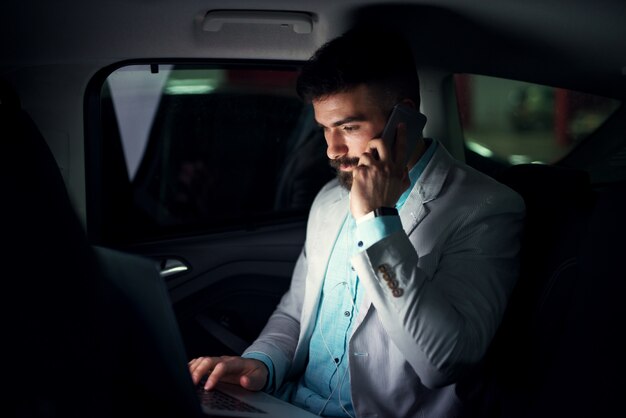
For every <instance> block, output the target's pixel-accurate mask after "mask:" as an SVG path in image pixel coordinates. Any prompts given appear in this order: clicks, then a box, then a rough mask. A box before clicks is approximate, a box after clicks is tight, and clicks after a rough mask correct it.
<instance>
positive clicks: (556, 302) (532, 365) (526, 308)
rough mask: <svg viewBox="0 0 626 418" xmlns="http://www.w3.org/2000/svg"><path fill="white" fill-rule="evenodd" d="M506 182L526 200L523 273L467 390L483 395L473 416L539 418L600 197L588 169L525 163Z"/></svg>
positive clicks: (466, 384) (510, 170)
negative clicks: (594, 189)
mask: <svg viewBox="0 0 626 418" xmlns="http://www.w3.org/2000/svg"><path fill="white" fill-rule="evenodd" d="M498 180H500V181H501V182H503V183H504V184H506V185H508V186H510V187H511V188H513V189H514V190H516V191H517V192H518V193H520V194H521V195H522V197H523V198H524V201H525V203H526V219H525V227H524V234H523V238H522V246H521V266H520V277H519V279H518V282H517V285H516V287H515V289H514V291H513V293H512V295H511V298H510V300H509V304H508V306H507V310H506V312H505V316H504V318H503V321H502V323H501V325H500V327H499V329H498V332H497V333H496V336H495V337H494V340H493V342H492V344H491V346H490V348H489V350H488V352H487V354H486V356H485V359H484V364H483V365H482V367H481V368H479V369H477V372H476V374H475V375H472V376H470V377H469V378H468V379H467V381H466V382H463V385H462V389H463V390H467V391H469V392H472V393H473V394H474V395H475V399H477V400H478V402H477V403H476V404H475V405H473V408H471V413H468V415H471V416H476V417H482V418H489V417H536V416H540V414H541V412H542V411H543V410H544V409H545V408H546V407H548V406H549V403H550V402H549V399H542V390H543V389H542V388H541V382H545V381H548V380H550V379H551V378H552V374H553V373H554V372H553V365H554V364H555V362H556V361H557V360H558V358H559V356H561V352H560V347H561V346H562V344H563V343H564V341H565V339H566V326H567V320H568V312H570V311H571V310H572V309H575V305H574V303H575V301H574V298H573V295H574V292H575V290H576V289H577V287H578V286H579V285H580V282H581V280H582V279H583V277H582V273H581V271H582V264H583V259H584V256H585V253H584V251H583V250H582V248H583V245H586V243H587V241H588V228H589V222H590V219H591V214H592V210H593V207H594V205H595V199H596V198H595V194H594V192H593V190H592V188H591V184H590V180H589V176H588V174H587V173H586V172H584V171H580V170H574V169H567V168H562V167H557V166H546V165H535V164H524V165H517V166H512V167H509V168H508V169H506V170H504V171H502V172H501V173H500V175H499V177H498ZM545 416H548V415H545Z"/></svg>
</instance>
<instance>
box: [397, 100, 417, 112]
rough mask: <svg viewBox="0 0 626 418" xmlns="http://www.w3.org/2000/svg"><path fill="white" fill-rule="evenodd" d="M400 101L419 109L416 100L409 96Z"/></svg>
mask: <svg viewBox="0 0 626 418" xmlns="http://www.w3.org/2000/svg"><path fill="white" fill-rule="evenodd" d="M400 103H402V104H405V105H407V106H410V107H412V108H414V109H417V106H416V105H415V102H414V101H413V100H411V99H409V98H405V99H402V100H401V101H400ZM418 110H419V109H418Z"/></svg>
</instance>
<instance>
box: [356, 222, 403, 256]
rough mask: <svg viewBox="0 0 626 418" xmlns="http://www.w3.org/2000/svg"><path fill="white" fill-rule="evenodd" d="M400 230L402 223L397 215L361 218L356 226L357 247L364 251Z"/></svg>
mask: <svg viewBox="0 0 626 418" xmlns="http://www.w3.org/2000/svg"><path fill="white" fill-rule="evenodd" d="M368 215H369V214H368ZM368 215H365V216H368ZM401 229H402V221H400V217H399V216H397V215H390V216H378V217H374V216H371V217H369V216H368V217H367V218H365V217H361V218H359V219H358V221H357V225H356V236H357V247H358V249H359V250H365V249H367V248H369V247H371V246H372V245H374V244H376V243H377V242H378V241H380V240H382V239H383V238H386V237H388V236H389V235H391V234H393V233H394V232H396V231H399V230H401Z"/></svg>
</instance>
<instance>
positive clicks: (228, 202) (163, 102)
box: [86, 62, 333, 357]
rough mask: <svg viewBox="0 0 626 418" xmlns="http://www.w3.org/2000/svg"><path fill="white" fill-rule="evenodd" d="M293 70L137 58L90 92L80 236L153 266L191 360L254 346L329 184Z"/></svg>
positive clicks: (107, 72)
mask: <svg viewBox="0 0 626 418" xmlns="http://www.w3.org/2000/svg"><path fill="white" fill-rule="evenodd" d="M296 75H297V66H296V65H294V64H291V63H259V62H255V63H253V64H250V63H242V62H236V63H233V62H191V63H189V62H150V63H145V62H139V63H122V64H119V65H116V66H113V67H111V68H107V69H104V70H102V71H101V72H100V73H99V74H97V75H96V76H95V77H94V79H93V80H92V82H91V84H90V86H89V92H88V100H87V106H86V111H87V123H88V130H87V143H86V148H87V169H88V173H89V175H88V180H87V194H88V205H87V211H88V212H87V213H88V216H87V218H88V228H87V229H88V234H89V238H90V241H91V242H92V243H93V244H96V245H100V246H105V247H111V248H115V249H121V250H124V251H128V252H132V253H136V254H140V255H143V256H145V257H148V258H150V259H152V260H154V262H155V265H156V266H157V268H158V269H159V270H160V272H161V276H162V277H163V280H165V282H166V283H167V286H168V289H169V290H170V295H171V299H172V303H173V306H174V309H175V311H176V313H177V317H178V320H179V324H180V328H181V331H182V333H183V338H184V341H185V344H186V348H187V352H188V355H189V356H190V357H191V356H198V355H222V354H238V353H241V351H242V350H243V349H244V348H245V347H246V346H247V345H248V344H249V343H251V342H252V341H253V340H254V338H256V336H257V335H258V334H259V332H260V331H261V329H262V327H263V326H264V324H265V322H266V321H267V319H268V317H269V315H270V314H271V313H272V311H273V310H274V308H275V307H276V305H277V303H278V302H279V300H280V298H281V296H282V295H283V294H284V292H285V291H286V290H287V288H288V286H289V283H290V277H291V272H292V270H293V268H294V265H295V262H296V260H297V258H298V256H299V254H300V251H301V249H302V245H303V243H304V240H305V227H306V216H307V212H308V209H309V207H310V205H311V203H312V200H313V198H314V196H315V194H316V193H317V191H318V190H319V188H321V186H322V185H323V184H324V183H326V182H327V181H328V180H330V179H331V178H332V176H333V173H332V171H331V169H330V167H329V165H328V164H327V160H326V156H325V142H324V140H323V135H322V134H321V132H320V130H319V129H318V128H317V127H316V126H315V124H314V123H313V117H312V110H311V108H310V106H309V105H305V104H304V103H303V102H302V101H300V100H299V98H298V97H297V96H296V94H295V80H296Z"/></svg>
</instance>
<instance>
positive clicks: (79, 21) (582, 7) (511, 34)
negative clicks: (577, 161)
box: [0, 0, 626, 96]
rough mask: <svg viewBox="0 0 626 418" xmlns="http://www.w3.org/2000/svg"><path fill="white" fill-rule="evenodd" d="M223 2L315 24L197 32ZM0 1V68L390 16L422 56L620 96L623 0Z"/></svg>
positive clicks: (331, 28)
mask: <svg viewBox="0 0 626 418" xmlns="http://www.w3.org/2000/svg"><path fill="white" fill-rule="evenodd" d="M225 6H227V7H228V8H230V9H237V10H263V9H266V8H267V9H271V10H283V11H304V12H308V13H310V14H311V15H312V16H313V20H314V29H313V33H312V34H311V35H301V34H295V33H294V32H293V31H288V30H281V29H280V28H273V29H272V28H264V27H262V25H238V26H235V25H233V26H232V27H229V26H228V25H225V26H224V29H223V30H222V31H220V32H218V33H210V34H209V33H207V32H205V31H202V29H201V23H202V20H203V18H204V16H205V14H206V13H207V11H209V10H213V9H224V8H225ZM2 8H3V9H4V10H3V13H2V17H1V19H2V23H1V26H2V31H3V32H6V34H5V35H3V39H4V40H5V41H4V42H3V43H2V47H1V48H2V53H1V55H0V56H1V57H2V58H1V60H2V61H1V63H0V71H2V72H3V73H6V72H10V71H13V70H15V69H16V67H20V66H38V65H56V64H87V65H89V64H90V63H92V64H93V65H97V66H103V65H106V64H109V63H112V62H116V61H121V60H125V59H135V58H148V59H150V58H155V57H167V58H198V57H200V58H204V57H208V58H213V57H219V58H270V59H287V60H302V59H306V58H307V57H308V56H309V55H310V54H311V53H312V52H313V50H314V49H315V48H317V47H318V46H319V45H321V44H322V43H323V42H324V41H325V40H327V39H328V38H330V37H333V36H335V35H337V34H339V33H341V32H342V31H343V30H345V29H346V28H347V26H348V25H350V24H351V23H354V22H357V21H363V22H369V23H370V24H371V25H372V30H375V29H376V28H377V27H379V26H380V25H381V24H383V25H384V24H392V25H393V26H395V27H401V28H403V29H405V30H410V31H414V32H415V35H414V42H415V45H416V50H419V51H420V57H419V59H420V60H421V61H422V62H423V63H424V65H435V66H442V67H444V68H447V69H451V70H454V71H468V72H470V71H473V72H481V73H485V74H496V75H503V76H511V77H513V76H516V77H518V78H522V79H528V80H529V81H538V82H551V84H556V85H563V86H573V85H576V86H580V87H583V88H584V87H588V89H587V90H594V91H597V92H602V93H605V94H610V95H617V96H622V94H623V92H624V90H626V89H625V87H626V25H624V23H623V22H624V18H626V2H624V1H620V0H602V1H595V2H593V3H591V2H589V1H586V0H552V1H545V0H542V1H540V0H527V1H518V0H500V1H489V0H483V1H466V0H435V1H433V0H430V1H429V0H414V1H403V2H399V1H396V2H393V1H375V2H374V1H367V0H316V1H311V0H277V1H271V2H270V1H260V0H257V1H254V0H248V1H237V0H229V1H228V2H225V1H211V0H186V1H180V0H105V1H97V2H90V1H80V0H78V1H77V0H56V1H33V0H9V1H6V0H5V1H4V2H3V5H2ZM7 39H11V40H12V42H6V40H7ZM581 75H582V76H583V77H581Z"/></svg>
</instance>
